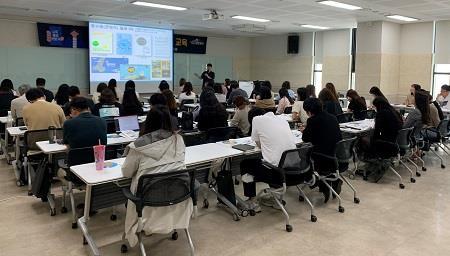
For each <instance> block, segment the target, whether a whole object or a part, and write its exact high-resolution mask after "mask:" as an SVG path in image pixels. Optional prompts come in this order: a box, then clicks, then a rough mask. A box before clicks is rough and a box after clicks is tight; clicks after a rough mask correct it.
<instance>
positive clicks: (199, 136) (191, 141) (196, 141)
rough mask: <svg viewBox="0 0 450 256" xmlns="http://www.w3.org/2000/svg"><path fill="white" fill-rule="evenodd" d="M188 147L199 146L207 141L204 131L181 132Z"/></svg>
mask: <svg viewBox="0 0 450 256" xmlns="http://www.w3.org/2000/svg"><path fill="white" fill-rule="evenodd" d="M181 136H182V137H183V140H184V145H186V147H191V146H197V145H201V144H205V143H206V138H205V137H206V135H205V134H204V133H202V132H195V133H181Z"/></svg>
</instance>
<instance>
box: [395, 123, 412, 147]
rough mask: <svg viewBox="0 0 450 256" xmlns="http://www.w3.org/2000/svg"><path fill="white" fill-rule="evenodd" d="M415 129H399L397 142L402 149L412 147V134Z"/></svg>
mask: <svg viewBox="0 0 450 256" xmlns="http://www.w3.org/2000/svg"><path fill="white" fill-rule="evenodd" d="M413 131H414V127H411V128H405V129H402V130H400V131H398V135H397V144H398V147H399V148H400V150H401V151H403V152H404V151H406V150H408V149H409V148H410V147H411V136H412V133H413Z"/></svg>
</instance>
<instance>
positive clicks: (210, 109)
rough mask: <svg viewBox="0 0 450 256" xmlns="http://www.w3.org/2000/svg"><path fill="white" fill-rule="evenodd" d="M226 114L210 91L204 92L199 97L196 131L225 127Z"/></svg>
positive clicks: (226, 124) (226, 122)
mask: <svg viewBox="0 0 450 256" xmlns="http://www.w3.org/2000/svg"><path fill="white" fill-rule="evenodd" d="M227 126H228V113H227V111H226V110H225V107H224V106H223V105H222V104H220V103H219V101H218V100H217V98H216V95H214V93H213V92H212V91H211V90H204V91H203V93H202V94H201V95H200V111H199V114H198V129H199V130H200V131H208V130H209V129H212V128H219V127H227Z"/></svg>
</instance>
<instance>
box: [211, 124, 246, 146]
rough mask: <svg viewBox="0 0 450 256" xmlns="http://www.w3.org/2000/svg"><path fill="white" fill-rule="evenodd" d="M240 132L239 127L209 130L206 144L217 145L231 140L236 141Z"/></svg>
mask: <svg viewBox="0 0 450 256" xmlns="http://www.w3.org/2000/svg"><path fill="white" fill-rule="evenodd" d="M238 132H239V128H237V127H219V128H213V129H209V130H208V131H207V132H206V143H215V142H220V141H226V140H230V139H236V138H237V135H238Z"/></svg>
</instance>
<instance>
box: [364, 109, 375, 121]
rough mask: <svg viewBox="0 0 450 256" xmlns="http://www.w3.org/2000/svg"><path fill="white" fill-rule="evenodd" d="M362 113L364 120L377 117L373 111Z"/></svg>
mask: <svg viewBox="0 0 450 256" xmlns="http://www.w3.org/2000/svg"><path fill="white" fill-rule="evenodd" d="M363 112H364V113H365V115H366V119H374V118H375V117H376V115H377V112H376V111H375V110H373V109H369V110H364V111H363Z"/></svg>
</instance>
